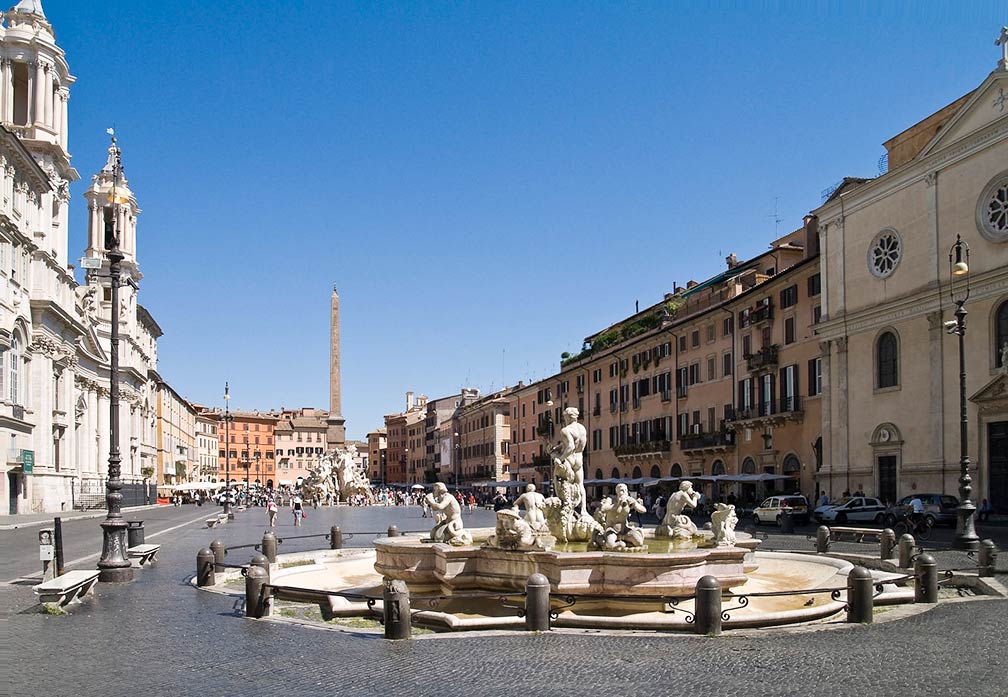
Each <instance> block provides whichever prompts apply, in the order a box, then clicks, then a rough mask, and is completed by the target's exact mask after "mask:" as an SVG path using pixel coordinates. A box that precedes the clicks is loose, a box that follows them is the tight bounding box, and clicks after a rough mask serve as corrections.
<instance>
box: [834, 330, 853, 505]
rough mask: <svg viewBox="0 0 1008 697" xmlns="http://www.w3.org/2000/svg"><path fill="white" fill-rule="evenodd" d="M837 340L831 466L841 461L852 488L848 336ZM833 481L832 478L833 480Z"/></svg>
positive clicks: (848, 484) (847, 487)
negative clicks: (834, 417)
mask: <svg viewBox="0 0 1008 697" xmlns="http://www.w3.org/2000/svg"><path fill="white" fill-rule="evenodd" d="M835 341H836V347H837V356H836V362H837V370H836V379H837V383H836V396H837V417H838V419H839V420H838V421H837V422H836V424H837V425H836V428H835V429H834V430H833V431H832V432H833V434H834V435H835V438H833V439H832V440H833V443H832V452H833V462H831V463H830V466H831V468H833V469H834V471H835V469H836V466H837V464H838V463H839V464H840V466H841V467H843V470H844V475H845V476H844V483H843V486H844V488H845V489H847V490H849V489H850V451H849V445H850V422H849V419H850V405H849V404H848V401H847V390H848V387H847V337H846V336H842V337H840V338H838V339H836V340H835ZM831 481H832V480H831Z"/></svg>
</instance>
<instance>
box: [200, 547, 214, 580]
mask: <svg viewBox="0 0 1008 697" xmlns="http://www.w3.org/2000/svg"><path fill="white" fill-rule="evenodd" d="M213 584H214V553H213V550H212V549H210V548H206V547H205V548H203V549H201V550H200V551H198V552H197V553H196V585H197V586H199V587H200V588H203V587H205V586H212V585H213Z"/></svg>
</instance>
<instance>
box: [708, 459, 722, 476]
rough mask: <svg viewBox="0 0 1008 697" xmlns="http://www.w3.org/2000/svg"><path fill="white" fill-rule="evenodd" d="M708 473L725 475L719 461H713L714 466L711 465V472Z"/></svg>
mask: <svg viewBox="0 0 1008 697" xmlns="http://www.w3.org/2000/svg"><path fill="white" fill-rule="evenodd" d="M710 473H711V474H724V473H725V466H724V463H723V462H721V460H714V464H713V465H711V471H710Z"/></svg>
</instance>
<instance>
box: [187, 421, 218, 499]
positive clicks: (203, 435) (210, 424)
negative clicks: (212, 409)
mask: <svg viewBox="0 0 1008 697" xmlns="http://www.w3.org/2000/svg"><path fill="white" fill-rule="evenodd" d="M194 408H195V409H196V462H195V466H194V468H193V470H192V472H190V475H189V480H190V481H194V482H212V481H215V480H216V478H217V469H218V468H217V459H218V458H217V452H218V450H219V447H220V441H219V439H218V436H217V426H218V424H219V421H218V419H217V418H216V417H214V416H212V415H210V414H207V413H206V410H205V409H204V408H202V407H198V406H195V405H194Z"/></svg>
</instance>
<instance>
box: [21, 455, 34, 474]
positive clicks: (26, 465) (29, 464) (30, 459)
mask: <svg viewBox="0 0 1008 697" xmlns="http://www.w3.org/2000/svg"><path fill="white" fill-rule="evenodd" d="M21 467H22V469H23V470H24V473H25V474H31V473H32V470H33V469H34V468H35V451H34V450H22V451H21Z"/></svg>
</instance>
